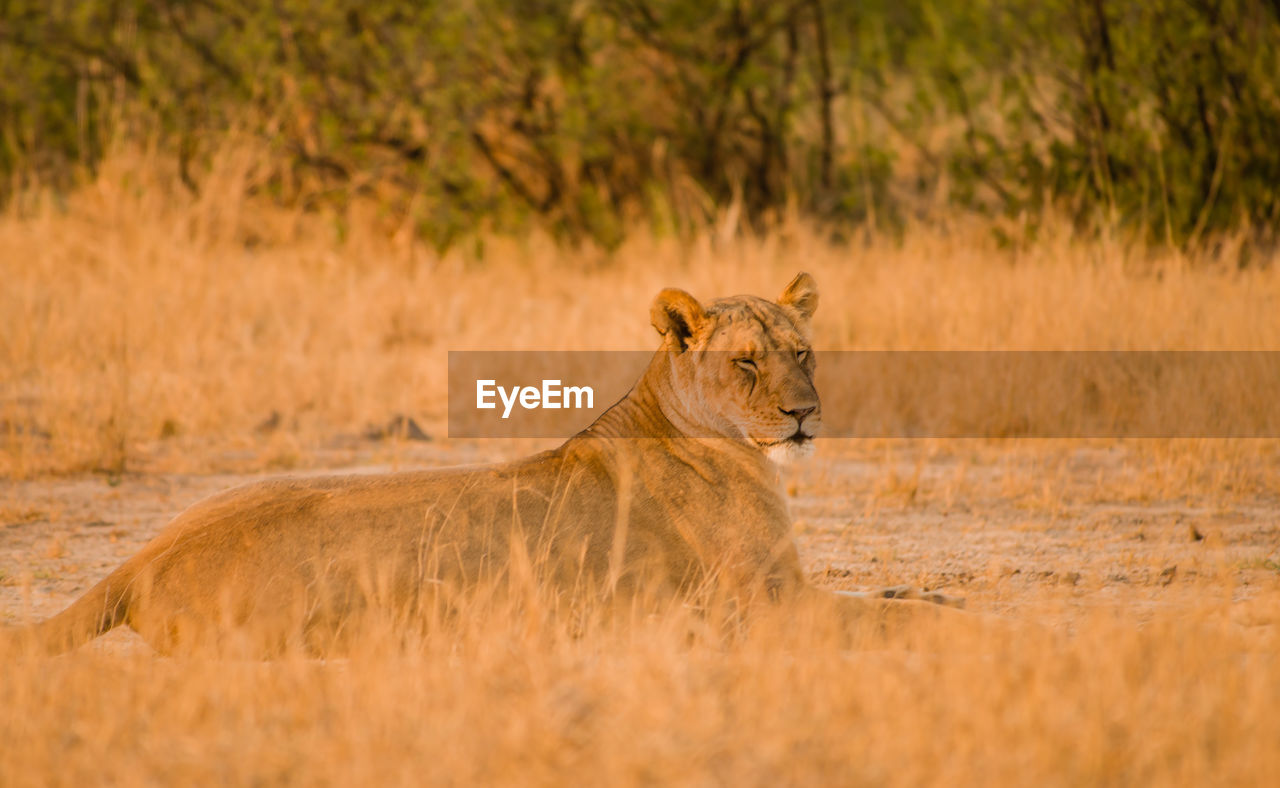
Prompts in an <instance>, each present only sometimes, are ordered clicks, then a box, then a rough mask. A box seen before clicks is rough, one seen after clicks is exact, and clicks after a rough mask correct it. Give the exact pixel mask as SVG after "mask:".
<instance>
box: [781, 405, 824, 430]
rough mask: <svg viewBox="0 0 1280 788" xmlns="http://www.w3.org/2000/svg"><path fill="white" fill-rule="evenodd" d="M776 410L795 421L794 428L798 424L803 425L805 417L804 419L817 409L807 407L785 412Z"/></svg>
mask: <svg viewBox="0 0 1280 788" xmlns="http://www.w3.org/2000/svg"><path fill="white" fill-rule="evenodd" d="M778 410H780V411H782V412H783V413H785V414H786V415H788V416H790V417H791V418H793V419H795V420H796V426H799V425H800V424H802V423H804V419H805V417H806V416H808V415H809V414H810V413H813V412H814V411H815V410H817V408H814V407H808V408H796V409H795V410H787V409H786V408H778Z"/></svg>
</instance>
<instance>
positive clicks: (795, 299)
mask: <svg viewBox="0 0 1280 788" xmlns="http://www.w3.org/2000/svg"><path fill="white" fill-rule="evenodd" d="M778 303H779V304H781V305H782V306H789V307H791V308H792V309H794V310H796V311H797V312H799V313H800V316H801V317H803V318H804V319H805V320H809V319H811V318H812V317H813V313H814V312H816V311H818V283H817V282H815V281H813V277H812V276H809V275H808V274H806V273H804V272H803V271H801V272H800V273H798V274H796V278H795V279H792V280H791V284H789V285H787V289H786V290H783V291H782V295H780V296H778Z"/></svg>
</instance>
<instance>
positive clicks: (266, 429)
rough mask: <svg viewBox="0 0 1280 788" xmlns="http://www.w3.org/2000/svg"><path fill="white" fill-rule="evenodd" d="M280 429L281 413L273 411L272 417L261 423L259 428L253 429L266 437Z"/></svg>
mask: <svg viewBox="0 0 1280 788" xmlns="http://www.w3.org/2000/svg"><path fill="white" fill-rule="evenodd" d="M279 428H280V411H278V410H273V411H271V415H270V416H268V417H266V418H265V419H263V420H262V421H261V422H259V424H258V426H256V427H254V428H253V429H254V431H255V432H259V433H262V434H263V435H266V434H268V433H272V432H275V431H276V430H277V429H279Z"/></svg>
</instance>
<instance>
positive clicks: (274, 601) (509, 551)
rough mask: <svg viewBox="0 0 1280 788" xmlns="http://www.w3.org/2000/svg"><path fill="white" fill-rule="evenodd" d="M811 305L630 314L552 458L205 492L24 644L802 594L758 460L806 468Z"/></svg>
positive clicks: (773, 475)
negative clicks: (468, 595) (506, 608)
mask: <svg viewBox="0 0 1280 788" xmlns="http://www.w3.org/2000/svg"><path fill="white" fill-rule="evenodd" d="M817 305H818V293H817V289H816V286H815V284H814V281H813V278H812V277H810V276H809V275H808V274H804V273H801V274H800V275H798V276H797V277H796V278H795V279H794V280H793V281H792V282H791V284H790V285H788V286H787V288H786V289H785V290H784V291H783V293H782V295H781V296H780V297H779V298H778V300H777V301H776V302H770V301H768V300H765V299H762V298H756V297H753V296H735V297H732V298H722V299H719V300H717V301H713V302H711V303H710V304H708V305H706V306H704V305H703V304H701V303H699V302H698V301H697V300H696V299H694V297H693V296H691V295H689V294H688V293H686V292H684V291H681V290H674V289H668V290H663V291H662V292H661V293H659V294H658V296H657V298H656V300H655V301H654V302H653V307H652V309H651V313H650V317H651V320H652V322H653V325H654V327H655V328H656V329H657V330H658V333H659V334H661V335H662V345H661V347H660V348H659V350H658V352H657V353H656V354H655V355H654V356H653V359H652V360H651V362H650V363H649V366H648V368H647V369H646V371H645V372H644V374H643V376H642V377H641V378H640V381H639V382H638V383H637V384H636V385H635V387H634V388H633V389H632V390H631V392H630V393H629V394H627V395H626V396H625V397H624V398H623V399H622V400H621V401H619V402H618V403H617V404H616V405H614V406H613V407H612V408H610V409H609V410H608V411H607V412H605V413H604V414H603V415H602V416H601V417H600V418H599V419H598V420H597V421H596V422H595V423H594V424H592V425H591V426H590V427H588V428H587V429H586V430H584V431H583V432H581V433H579V434H578V435H576V436H574V437H573V438H571V439H569V440H568V441H567V442H565V443H564V444H563V445H562V446H560V447H559V448H557V449H554V450H551V451H547V452H543V453H542V454H538V455H535V456H533V457H529V458H527V459H523V460H519V461H516V462H511V463H506V464H501V465H491V466H482V467H464V468H455V469H447V470H435V471H421V472H410V473H397V474H391V475H380V476H367V475H366V476H335V477H324V478H307V479H277V480H270V481H263V482H258V483H253V484H249V485H246V486H243V487H239V488H236V489H233V490H230V491H228V492H225V493H222V494H219V495H215V496H213V497H211V498H208V499H206V500H204V501H201V502H199V503H197V504H195V505H194V506H192V507H191V508H189V509H187V510H186V511H185V512H183V513H182V514H180V515H179V516H178V517H177V518H176V519H175V520H174V521H173V522H172V523H170V524H169V525H168V526H167V527H166V528H165V529H164V530H163V531H162V532H161V533H160V534H159V535H158V536H157V537H156V538H155V539H153V540H152V541H151V542H150V543H149V544H147V545H146V546H145V547H144V548H143V549H142V550H141V551H140V552H139V553H138V554H137V555H135V556H133V557H132V558H130V559H129V560H128V561H126V562H125V563H124V564H123V565H122V566H121V567H120V568H118V569H117V570H115V571H114V572H112V573H111V575H109V576H108V577H107V578H106V579H104V580H103V581H102V582H100V583H98V584H97V585H96V586H94V587H93V588H92V589H91V590H89V591H88V592H87V593H85V594H84V595H83V596H82V597H80V599H78V600H77V601H76V602H74V603H73V604H72V605H71V606H70V607H68V608H67V609H66V610H64V611H63V612H61V613H59V614H58V615H56V616H54V617H53V618H51V619H48V620H46V621H43V622H40V623H38V624H36V625H34V626H32V627H28V628H26V629H25V630H24V631H23V632H24V637H25V639H26V640H27V641H28V642H30V643H33V644H35V645H36V647H37V648H39V649H40V650H42V651H44V652H47V653H54V652H60V651H64V650H68V649H71V648H74V647H75V646H77V645H79V644H81V643H84V642H86V641H88V640H90V639H92V638H94V637H97V636H98V635H100V634H102V633H104V632H106V631H107V630H109V629H111V628H112V627H115V626H118V625H120V624H128V625H129V626H130V627H131V628H132V629H134V630H135V631H136V632H138V634H140V635H141V636H142V637H143V638H144V639H145V640H146V641H147V642H148V643H149V644H150V645H151V646H152V647H154V648H155V649H156V650H158V651H160V652H172V651H175V650H187V649H190V648H194V647H197V646H201V645H205V644H209V643H212V642H217V641H218V639H219V638H220V637H222V636H224V635H225V634H226V633H227V632H229V631H233V630H234V631H237V632H241V633H244V632H249V633H251V634H252V637H253V642H254V644H255V647H256V648H257V649H258V650H260V651H261V652H263V653H271V652H272V651H274V650H278V649H279V648H281V647H282V646H285V645H288V644H290V643H295V644H301V645H302V646H304V647H305V648H307V649H308V650H313V651H325V650H326V648H327V647H329V646H331V645H333V644H334V643H335V642H336V641H337V640H339V639H340V637H339V636H340V634H341V633H343V632H347V631H351V629H352V622H353V621H355V620H357V619H358V618H359V617H360V615H361V614H362V613H364V612H366V611H369V610H370V609H371V608H381V609H385V610H391V611H394V612H395V613H396V614H398V615H403V614H414V613H420V612H422V611H423V610H425V609H426V607H427V606H428V605H429V604H440V603H441V600H442V599H443V600H445V601H446V603H447V598H448V596H449V595H450V594H455V593H458V592H460V591H461V590H463V589H465V588H467V587H468V586H471V585H474V584H476V583H478V582H480V581H482V580H484V579H486V578H487V579H490V580H492V579H494V578H498V579H499V580H501V579H503V578H505V579H507V580H510V579H511V578H525V579H527V580H528V581H529V582H531V583H535V584H538V585H546V584H555V585H558V586H562V587H564V588H566V589H572V590H576V591H581V590H584V589H588V588H589V589H595V590H596V591H597V592H598V591H599V590H603V591H605V592H606V593H608V594H616V593H619V592H626V591H632V592H635V591H644V592H646V593H663V594H669V595H680V594H687V593H689V592H690V591H691V590H692V589H695V588H699V587H705V586H706V585H707V584H713V585H715V586H717V587H719V588H721V589H725V590H727V592H728V593H729V594H730V595H734V596H736V597H738V598H740V599H741V600H742V601H747V602H749V601H751V600H753V599H769V600H774V601H785V600H788V599H795V598H797V597H798V596H801V595H804V594H813V593H816V592H815V591H814V590H813V589H811V588H809V587H807V585H806V582H805V579H804V576H803V573H802V571H801V566H800V561H799V557H798V555H797V553H796V545H795V542H794V540H793V538H792V534H791V520H790V518H789V516H788V513H787V504H786V501H785V500H784V498H783V495H782V494H781V493H780V491H779V485H778V479H777V475H778V474H777V467H776V465H775V462H777V461H782V460H789V459H792V458H796V457H801V456H804V455H806V454H808V453H809V452H810V451H811V450H812V448H813V438H814V435H815V434H816V433H817V432H818V429H819V426H820V424H821V420H822V406H821V403H820V402H819V400H818V393H817V391H816V390H815V388H814V382H813V375H814V364H815V361H816V359H815V358H814V352H813V350H812V348H811V346H810V320H811V318H812V317H813V314H814V310H815V309H816V308H817ZM636 436H644V437H636ZM895 593H896V591H891V592H890V594H889V595H890V596H892V595H895ZM11 632H12V630H11Z"/></svg>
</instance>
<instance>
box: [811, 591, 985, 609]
mask: <svg viewBox="0 0 1280 788" xmlns="http://www.w3.org/2000/svg"><path fill="white" fill-rule="evenodd" d="M834 593H836V594H839V595H840V596H845V597H850V598H853V599H900V600H917V601H921V602H932V603H933V604H935V605H944V606H946V607H954V608H962V607H964V597H959V596H952V595H950V594H944V593H942V592H941V591H925V590H924V589H921V588H916V587H915V586H910V585H900V586H886V587H885V588H879V589H876V590H875V591H836V592H834Z"/></svg>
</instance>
